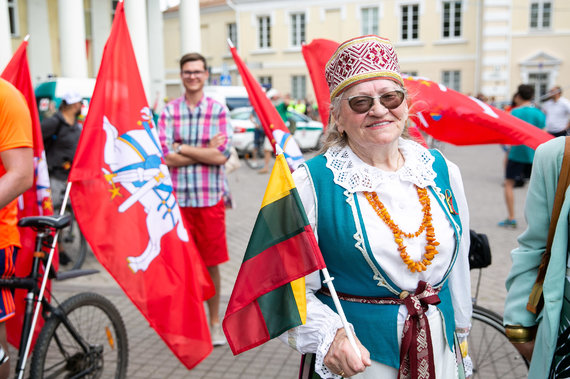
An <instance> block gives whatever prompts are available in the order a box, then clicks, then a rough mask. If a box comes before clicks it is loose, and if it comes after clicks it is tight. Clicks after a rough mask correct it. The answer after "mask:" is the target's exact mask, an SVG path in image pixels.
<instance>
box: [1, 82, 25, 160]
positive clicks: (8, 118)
mask: <svg viewBox="0 0 570 379" xmlns="http://www.w3.org/2000/svg"><path fill="white" fill-rule="evenodd" d="M32 138H33V137H32V119H31V117H30V110H29V109H28V105H27V103H26V100H25V99H24V95H22V93H21V92H20V91H18V90H17V89H16V88H15V87H14V86H13V85H11V84H10V83H8V82H7V81H6V80H4V79H0V151H5V150H9V149H14V148H18V147H32V146H33V145H32Z"/></svg>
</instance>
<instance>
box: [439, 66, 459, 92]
mask: <svg viewBox="0 0 570 379" xmlns="http://www.w3.org/2000/svg"><path fill="white" fill-rule="evenodd" d="M446 76H448V77H446ZM441 84H443V85H444V86H446V87H447V88H450V89H453V90H455V91H457V92H461V70H443V71H442V72H441Z"/></svg>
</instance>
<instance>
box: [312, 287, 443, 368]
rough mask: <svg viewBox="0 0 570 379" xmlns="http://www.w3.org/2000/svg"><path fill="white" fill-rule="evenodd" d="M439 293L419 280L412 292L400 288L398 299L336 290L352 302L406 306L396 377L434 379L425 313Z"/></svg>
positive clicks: (429, 334)
mask: <svg viewBox="0 0 570 379" xmlns="http://www.w3.org/2000/svg"><path fill="white" fill-rule="evenodd" d="M319 292H321V293H322V294H323V295H326V296H331V294H330V292H329V290H328V289H327V288H325V287H322V288H321V289H320V290H319ZM438 292H439V291H438V290H435V289H434V288H432V286H431V285H430V284H429V283H426V282H424V281H423V280H421V281H420V282H419V283H418V288H417V289H416V292H415V293H413V294H411V293H409V292H407V291H402V293H400V298H392V297H370V296H358V295H349V294H345V293H342V292H337V294H338V297H339V299H341V300H344V301H350V302H353V303H362V304H394V305H395V304H398V305H402V304H403V305H405V306H406V308H407V310H408V316H407V317H406V321H405V323H404V331H403V337H402V346H401V348H400V370H399V373H398V379H434V378H435V365H434V359H433V347H432V342H431V332H430V328H429V322H428V319H427V317H426V315H425V312H426V311H427V309H428V306H429V305H430V304H432V305H435V304H439V303H440V299H439V296H438V295H437V294H438Z"/></svg>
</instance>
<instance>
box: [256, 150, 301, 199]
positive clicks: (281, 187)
mask: <svg viewBox="0 0 570 379" xmlns="http://www.w3.org/2000/svg"><path fill="white" fill-rule="evenodd" d="M293 188H295V182H293V177H292V176H291V171H289V166H288V165H287V161H286V160H285V156H284V155H283V154H279V155H278V156H277V158H276V159H275V165H274V166H273V170H272V171H271V176H270V177H269V183H268V184H267V188H266V189H265V195H264V196H263V202H262V203H261V208H263V207H264V206H266V205H267V204H271V203H273V202H275V201H277V200H279V199H282V198H284V197H285V196H287V195H289V191H290V190H291V189H293Z"/></svg>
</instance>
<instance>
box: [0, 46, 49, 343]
mask: <svg viewBox="0 0 570 379" xmlns="http://www.w3.org/2000/svg"><path fill="white" fill-rule="evenodd" d="M27 47H28V41H27V39H26V40H25V41H23V42H22V43H21V44H20V47H18V50H16V52H15V53H14V55H13V56H12V59H11V60H10V62H8V65H7V66H6V68H5V69H4V71H3V72H2V75H1V76H2V78H4V79H6V80H7V81H9V82H10V83H12V84H13V85H14V87H16V88H17V89H18V90H19V91H20V92H22V94H23V95H24V97H25V98H26V102H27V103H28V109H29V110H30V116H31V119H32V132H33V149H34V182H33V184H32V187H31V188H30V189H28V190H27V191H26V192H24V193H23V194H22V196H20V198H19V200H18V218H22V217H28V216H38V215H51V214H53V205H52V202H51V196H50V188H49V174H48V169H47V163H46V155H45V151H44V142H43V139H42V129H41V126H40V118H39V116H38V108H37V105H36V96H35V94H34V87H33V86H32V80H31V77H30V67H29V65H28V57H27V55H26V52H27ZM35 239H36V233H35V232H34V231H33V230H32V229H31V228H20V241H21V244H22V249H21V250H20V252H19V253H18V257H17V261H16V276H18V277H25V276H28V275H29V274H30V272H31V270H32V258H33V257H32V255H33V252H34V249H35ZM52 262H53V265H54V268H55V269H57V264H58V262H57V255H55V256H54V259H53V260H52ZM48 284H49V283H48ZM48 289H49V287H48ZM26 292H27V291H26V290H22V289H18V290H16V291H15V299H14V300H15V303H16V316H15V317H12V318H11V319H9V320H8V321H7V327H8V328H7V329H8V331H7V332H8V342H10V343H11V344H12V345H14V346H16V347H19V345H20V335H21V331H22V323H23V321H24V312H25V301H24V300H25V296H26ZM45 296H46V298H47V299H48V300H49V292H48V291H46V292H45ZM43 322H44V321H43V318H42V317H41V315H40V318H39V319H38V325H37V327H36V329H35V332H34V339H33V341H32V348H33V346H34V344H35V340H36V338H37V336H38V334H39V331H40V329H41V327H42V325H43Z"/></svg>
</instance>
